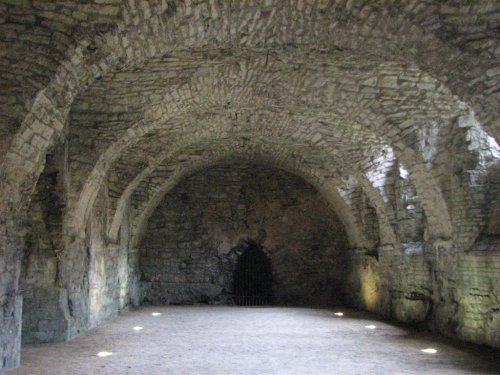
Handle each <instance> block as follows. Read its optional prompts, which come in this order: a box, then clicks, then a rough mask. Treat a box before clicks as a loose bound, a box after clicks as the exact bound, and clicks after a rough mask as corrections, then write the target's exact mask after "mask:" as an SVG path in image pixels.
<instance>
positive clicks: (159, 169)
mask: <svg viewBox="0 0 500 375" xmlns="http://www.w3.org/2000/svg"><path fill="white" fill-rule="evenodd" d="M499 24H500V4H499V3H498V1H496V0H481V1H469V0H445V1H423V0H404V1H391V0H384V1H377V2H374V1H371V0H290V1H282V0H265V1H261V2H252V1H240V0H231V1H228V0H200V1H192V0H89V1H86V2H81V1H39V0H0V51H1V52H0V93H1V94H0V306H1V313H2V314H1V315H0V372H1V371H2V370H4V369H7V368H11V367H16V366H18V365H19V361H20V347H21V345H22V342H50V341H64V340H69V339H71V338H73V337H75V336H76V335H78V334H79V333H81V332H84V331H86V330H88V329H90V328H92V327H95V326H97V325H99V324H101V323H102V322H104V321H106V320H108V319H110V318H112V317H114V316H116V315H117V314H118V313H119V312H120V311H123V310H125V309H128V308H130V307H131V306H137V305H139V304H141V303H143V302H147V303H163V304H167V303H200V302H203V303H231V301H232V299H231V293H232V289H231V276H232V272H233V271H234V270H233V268H234V267H235V264H237V261H238V257H239V256H240V253H241V252H242V251H244V246H246V245H245V244H248V243H249V242H248V241H253V243H257V244H258V245H259V246H261V247H262V249H263V251H264V252H265V253H266V256H268V257H269V259H270V260H271V264H272V268H273V276H274V278H273V280H274V284H273V290H274V293H275V295H276V296H277V301H276V302H278V303H282V304H301V305H304V304H305V305H308V304H309V305H330V304H335V303H339V302H343V303H346V304H349V305H352V306H355V307H359V308H362V309H366V310H369V311H373V312H377V313H379V314H382V315H385V316H387V317H391V318H394V319H397V320H399V321H403V322H409V323H412V324H418V325H420V326H422V327H425V328H428V329H432V330H435V331H437V332H440V333H442V334H445V335H449V336H453V337H457V338H460V339H462V340H466V341H471V342H475V343H480V344H486V345H489V346H492V347H497V348H498V347H500V246H499V244H500V163H499V160H500V149H499V147H498V144H497V142H498V140H499V137H500V120H499V112H498V109H499V108H500V106H499V104H500V103H499V102H500V91H499V83H500V65H499V58H500V40H499V37H498V27H499Z"/></svg>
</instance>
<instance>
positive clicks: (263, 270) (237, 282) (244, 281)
mask: <svg viewBox="0 0 500 375" xmlns="http://www.w3.org/2000/svg"><path fill="white" fill-rule="evenodd" d="M233 299H234V303H235V304H236V305H239V306H249V305H250V306H255V305H270V304H272V303H273V302H274V295H273V269H272V264H271V260H270V259H269V258H268V257H267V255H266V254H265V253H264V251H263V250H262V248H261V246H259V245H258V244H257V243H255V242H253V241H249V242H248V243H247V245H246V247H245V249H244V250H243V252H242V253H241V255H240V256H239V257H238V262H237V263H236V269H235V270H234V272H233Z"/></svg>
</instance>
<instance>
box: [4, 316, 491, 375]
mask: <svg viewBox="0 0 500 375" xmlns="http://www.w3.org/2000/svg"><path fill="white" fill-rule="evenodd" d="M339 311H342V312H343V313H344V315H343V316H337V315H335V312H339ZM153 313H160V315H157V314H155V316H154V315H153ZM367 326H368V328H367ZM370 326H375V328H373V327H371V328H370ZM134 327H136V328H135V329H134ZM138 327H142V329H139V328H138ZM422 349H436V350H437V353H435V354H429V353H424V352H422ZM99 352H108V353H112V354H111V355H108V356H105V357H99V356H98V353H99ZM101 355H102V354H101ZM7 374H8V375H17V374H37V375H38V374H44V375H46V374H47V375H48V374H50V375H57V374H65V375H69V374H71V375H78V374H113V375H116V374H144V375H146V374H147V375H156V374H158V375H159V374H162V375H164V374H259V375H261V374H287V375H291V374H314V375H320V374H363V375H365V374H384V375H385V374H440V375H443V374H454V375H455V374H500V352H499V351H494V350H492V349H487V348H484V347H477V346H473V345H468V344H464V343H461V342H457V341H451V340H448V339H444V338H442V337H439V336H436V335H431V334H429V333H422V332H417V331H414V330H412V329H410V328H406V327H401V326H398V325H394V324H392V323H388V322H383V321H381V320H380V319H379V318H378V317H377V316H375V315H372V314H368V313H365V312H358V311H353V310H346V309H344V310H339V309H337V310H330V309H312V308H282V307H218V306H189V307H188V306H183V307H181V306H179V307H173V306H168V307H155V308H153V307H148V308H143V309H140V310H138V311H133V312H129V313H126V314H123V315H121V316H120V317H118V318H116V319H114V320H113V321H111V322H109V323H106V324H104V325H103V326H100V327H98V328H96V329H94V330H92V331H90V332H87V333H85V334H82V335H80V336H78V337H77V338H75V339H74V340H72V341H70V342H66V343H59V344H45V345H26V346H24V349H23V352H22V367H21V368H18V369H15V370H12V371H8V372H7Z"/></svg>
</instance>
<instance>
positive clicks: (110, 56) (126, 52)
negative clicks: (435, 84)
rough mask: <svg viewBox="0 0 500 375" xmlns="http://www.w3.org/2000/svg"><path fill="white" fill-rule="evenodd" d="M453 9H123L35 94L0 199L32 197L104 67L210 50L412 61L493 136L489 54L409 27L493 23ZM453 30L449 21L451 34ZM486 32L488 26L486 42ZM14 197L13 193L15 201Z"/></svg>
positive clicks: (168, 5)
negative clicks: (79, 98)
mask: <svg viewBox="0 0 500 375" xmlns="http://www.w3.org/2000/svg"><path fill="white" fill-rule="evenodd" d="M130 4H132V3H130ZM457 4H458V6H455V5H454V3H450V5H447V4H445V5H443V6H442V7H439V8H432V7H430V8H426V7H427V6H426V5H421V4H420V3H419V2H417V1H415V2H409V3H407V4H399V5H398V4H395V3H390V2H388V3H384V4H383V5H382V6H381V5H380V4H373V3H371V2H364V1H360V2H359V3H356V2H350V1H349V2H344V1H340V0H339V1H331V2H325V1H319V0H318V1H313V2H305V1H300V0H298V1H292V2H290V3H287V4H286V6H284V5H283V2H281V1H274V2H273V1H270V2H268V3H266V6H264V7H251V6H247V4H246V3H240V2H226V1H219V2H217V1H210V2H196V3H195V2H190V1H186V2H176V1H172V2H165V1H163V2H158V3H155V2H141V3H140V7H138V8H135V7H134V6H132V5H131V6H130V7H127V8H126V9H124V10H123V12H122V13H121V14H122V18H123V19H122V20H121V21H117V22H116V27H113V30H112V31H109V32H108V33H104V34H102V35H99V36H98V37H97V38H94V39H90V40H89V39H82V40H81V41H79V42H78V43H77V44H75V46H74V47H72V48H70V49H68V51H67V52H66V54H65V56H67V59H66V60H65V62H63V63H61V65H60V67H58V68H57V69H56V70H55V74H54V76H53V78H52V79H51V80H50V84H49V86H47V87H46V88H44V89H42V90H41V91H39V92H38V94H36V96H35V99H34V100H33V104H32V106H31V109H30V111H29V113H28V114H27V115H26V116H25V118H24V120H23V123H22V125H21V128H20V130H19V131H18V132H17V134H16V136H15V137H14V138H13V140H12V142H11V144H10V148H9V151H8V152H7V153H6V155H5V156H4V158H3V160H2V169H3V171H4V176H5V178H4V179H3V181H4V182H3V183H2V186H1V192H2V196H10V201H11V202H21V201H22V196H23V194H24V193H25V192H26V191H28V193H29V191H31V190H32V188H33V186H34V182H35V181H36V178H37V176H38V175H39V173H40V172H41V168H42V166H43V157H44V155H45V152H46V150H47V148H48V147H49V146H50V145H51V144H52V143H53V142H54V139H55V137H57V136H59V135H60V134H61V132H62V130H63V128H64V124H65V123H66V117H67V113H68V111H69V106H70V105H71V103H72V102H73V99H74V98H75V96H76V95H77V93H78V92H80V91H81V89H82V88H84V87H85V86H87V85H89V84H90V83H91V82H93V80H94V79H95V78H96V77H101V76H103V75H104V74H105V73H106V72H108V71H110V69H112V68H114V67H117V68H118V69H123V68H124V67H126V66H129V65H131V64H132V65H134V66H138V67H140V66H142V62H144V61H147V60H148V59H150V58H152V57H154V56H162V55H164V54H165V53H170V52H172V51H176V50H186V49H197V48H198V49H200V48H206V47H207V46H210V45H212V46H214V45H216V46H217V47H219V48H221V47H222V48H225V47H228V48H234V47H235V46H238V47H252V48H272V47H274V48H283V49H287V48H298V49H304V48H305V49H308V50H310V51H313V52H314V53H316V54H321V53H323V52H327V53H328V52H331V51H350V50H354V51H356V50H363V51H365V52H364V53H366V54H367V55H368V56H371V55H373V56H379V57H381V58H382V59H385V60H387V61H400V62H409V61H413V62H415V63H416V64H417V65H418V66H420V67H421V68H422V69H424V70H425V71H428V72H429V73H430V74H432V75H433V76H435V77H437V78H438V79H440V80H441V81H443V82H445V83H446V85H447V86H448V87H450V88H451V90H452V92H453V93H456V94H457V95H459V96H460V97H461V98H463V99H464V100H467V101H468V100H470V102H471V103H472V104H473V105H474V108H476V110H478V116H479V118H480V119H482V120H483V122H484V123H485V124H487V125H489V126H490V129H492V130H494V131H496V122H495V121H498V120H497V118H498V116H497V115H498V96H497V94H496V93H495V92H492V91H491V90H490V89H489V88H491V87H495V86H496V85H497V83H498V79H497V77H498V76H497V75H496V74H495V66H496V64H497V60H496V59H494V60H488V59H483V58H481V56H480V55H479V54H490V56H491V54H492V53H494V55H495V56H496V49H494V47H495V46H492V45H489V46H487V48H469V43H467V42H464V40H463V39H462V40H460V41H459V42H457V43H460V48H458V47H459V46H454V45H453V44H450V43H444V42H443V40H442V39H441V38H443V35H447V31H446V30H447V29H446V28H440V32H439V35H438V36H435V35H434V34H433V33H432V32H430V33H429V32H425V31H424V30H425V28H423V27H419V26H417V25H415V24H414V23H412V22H411V19H415V18H418V17H416V16H418V15H421V14H425V13H426V12H427V11H428V9H432V10H433V11H435V12H437V13H439V14H441V13H440V12H445V13H446V12H448V13H450V12H454V11H455V9H457V10H459V11H462V10H463V9H466V10H468V11H471V12H473V13H474V12H475V13H474V14H476V15H478V17H479V16H480V17H482V19H485V20H486V21H487V22H488V25H489V24H491V23H493V24H494V22H495V21H496V20H498V17H497V15H498V7H497V6H495V5H494V3H493V5H491V3H488V4H489V5H491V6H490V10H489V13H481V12H482V11H481V10H479V8H477V9H476V8H475V7H473V6H467V5H466V4H467V3H466V2H465V1H464V2H457ZM475 9H476V10H475ZM481 9H482V8H481ZM488 14H491V17H490V18H488ZM464 18H465V16H464ZM490 19H491V20H490ZM449 24H450V23H449ZM457 24H460V23H457ZM457 24H454V23H453V22H451V25H452V28H456V27H457V26H456V25H457ZM489 30H492V28H491V27H490V26H488V28H487V29H486V34H487V35H488V33H490V31H489ZM476 54H477V55H476ZM485 88H486V91H485ZM485 92H486V94H487V96H485V95H484V93H485ZM495 134H496V133H495ZM17 190H19V191H20V193H15V192H16V191H17ZM11 192H12V193H13V195H11V194H10V193H11ZM4 193H5V194H4ZM28 195H29V194H28ZM14 198H15V199H14ZM2 206H3V204H2ZM15 206H16V204H15V203H14V204H13V205H11V207H15Z"/></svg>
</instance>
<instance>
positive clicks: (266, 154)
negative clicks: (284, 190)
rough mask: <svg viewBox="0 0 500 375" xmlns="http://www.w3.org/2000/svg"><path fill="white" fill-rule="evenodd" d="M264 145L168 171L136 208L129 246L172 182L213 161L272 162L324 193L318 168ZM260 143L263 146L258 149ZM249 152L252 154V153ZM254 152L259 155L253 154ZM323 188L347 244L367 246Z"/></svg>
mask: <svg viewBox="0 0 500 375" xmlns="http://www.w3.org/2000/svg"><path fill="white" fill-rule="evenodd" d="M264 145H265V144H261V145H259V146H258V147H257V146H256V145H255V146H254V148H250V150H249V151H247V152H248V153H250V155H249V154H246V153H245V152H244V151H243V150H242V149H238V151H235V149H234V147H229V150H228V151H225V152H224V153H223V154H222V155H220V154H219V155H217V156H216V157H213V159H210V158H208V157H200V158H198V159H197V160H196V161H194V162H193V163H191V164H190V165H189V166H188V167H185V168H178V169H177V170H176V171H175V172H174V173H172V175H171V176H169V177H168V179H167V180H166V181H164V183H163V184H162V185H161V186H160V188H159V189H158V190H157V191H156V192H155V193H154V195H153V196H152V197H150V199H149V200H148V201H147V202H146V204H145V205H144V206H141V207H140V208H138V209H137V210H136V211H137V212H138V214H139V215H138V216H137V217H136V218H135V219H133V228H135V230H134V234H133V235H132V238H133V240H132V242H131V246H132V247H134V246H136V245H137V244H138V243H139V241H140V235H141V233H142V231H143V229H144V227H145V225H146V224H147V220H148V218H149V216H150V215H151V214H152V213H153V211H154V209H155V208H156V206H157V205H158V204H159V202H160V201H161V199H162V198H163V196H164V195H165V194H166V193H167V192H168V191H169V190H170V189H171V188H172V187H173V186H175V185H176V184H177V182H178V181H180V180H181V179H183V178H185V177H186V176H188V175H190V174H193V173H195V172H196V171H199V170H202V169H204V168H208V167H210V166H214V165H221V164H225V163H228V162H231V160H235V159H237V160H242V161H246V162H256V161H257V162H265V163H266V164H268V165H272V166H274V167H277V168H280V169H283V170H285V171H287V172H289V173H292V174H295V175H298V176H300V177H301V178H303V179H304V180H305V181H307V182H308V183H310V184H312V185H313V186H315V187H316V188H317V189H318V190H319V191H320V192H321V193H322V194H324V191H325V188H324V187H323V185H324V181H323V179H322V178H321V176H320V174H321V172H319V171H317V170H316V169H315V168H313V169H312V170H311V172H307V171H306V170H305V169H301V168H300V166H297V165H296V164H297V163H295V164H294V163H290V162H288V161H286V160H283V159H282V157H283V155H284V154H285V155H286V152H285V151H281V150H280V148H279V147H278V146H276V145H271V146H269V145H268V146H267V147H263V146H264ZM262 147H263V149H261V148H262ZM276 150H278V151H276ZM273 152H275V153H276V154H277V155H273ZM252 153H253V154H254V155H252ZM255 154H257V155H259V154H262V155H259V156H255ZM207 155H210V152H208V153H207ZM280 157H281V158H280ZM299 165H300V163H299ZM315 174H316V175H315ZM330 188H331V186H330ZM326 190H327V191H328V194H324V195H326V196H328V199H327V200H328V201H329V202H330V203H331V204H332V206H333V208H334V210H335V212H337V214H338V215H339V218H340V220H341V221H342V222H343V224H344V226H345V228H346V233H347V235H348V238H349V241H350V243H351V245H352V246H353V247H361V248H363V247H367V246H368V244H367V242H366V240H365V239H364V236H363V234H362V231H361V229H360V228H359V226H358V224H357V220H356V219H355V218H354V216H353V214H352V212H351V209H350V208H349V206H348V205H347V204H346V203H345V202H344V201H343V199H342V198H341V197H340V195H339V194H338V192H336V191H334V190H329V189H326Z"/></svg>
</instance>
